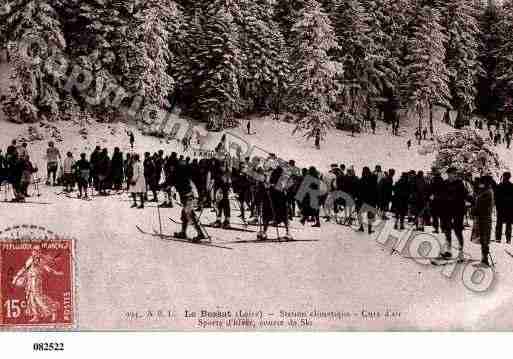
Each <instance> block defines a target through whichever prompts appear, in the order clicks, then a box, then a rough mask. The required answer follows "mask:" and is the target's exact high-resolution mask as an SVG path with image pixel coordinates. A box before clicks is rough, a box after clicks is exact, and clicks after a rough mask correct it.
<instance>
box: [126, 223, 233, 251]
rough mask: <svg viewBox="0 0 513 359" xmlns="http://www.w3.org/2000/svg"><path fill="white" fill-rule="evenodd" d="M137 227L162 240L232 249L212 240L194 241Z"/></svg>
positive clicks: (142, 232) (142, 231)
mask: <svg viewBox="0 0 513 359" xmlns="http://www.w3.org/2000/svg"><path fill="white" fill-rule="evenodd" d="M135 227H136V228H137V230H138V231H139V232H140V233H141V234H144V235H148V236H152V237H157V238H160V239H164V240H168V241H174V242H180V243H187V244H193V245H199V246H206V247H215V248H221V249H230V250H231V249H233V248H231V247H226V246H222V245H219V244H214V243H212V242H203V241H202V242H196V241H192V240H190V239H186V238H178V237H176V236H174V235H171V234H160V233H159V232H158V231H157V230H155V229H154V230H153V233H151V232H146V231H144V230H143V229H142V228H141V227H139V226H135Z"/></svg>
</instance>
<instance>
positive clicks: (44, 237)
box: [0, 225, 75, 329]
mask: <svg viewBox="0 0 513 359" xmlns="http://www.w3.org/2000/svg"><path fill="white" fill-rule="evenodd" d="M73 252H74V240H73V239H70V238H62V237H59V236H58V235H56V234H54V233H53V232H50V231H47V230H46V229H44V228H42V227H36V226H29V225H24V226H14V227H10V228H8V229H6V230H4V231H2V232H0V303H1V305H2V308H1V310H0V328H3V329H21V328H30V327H34V328H37V327H39V328H44V329H52V328H53V329H63V328H72V327H73V326H74V325H75V311H74V299H75V298H74V270H73V268H74V266H73Z"/></svg>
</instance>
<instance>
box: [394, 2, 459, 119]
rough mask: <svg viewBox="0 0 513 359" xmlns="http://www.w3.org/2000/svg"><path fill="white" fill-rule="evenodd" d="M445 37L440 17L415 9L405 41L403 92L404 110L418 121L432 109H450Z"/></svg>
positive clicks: (434, 11) (428, 10)
mask: <svg viewBox="0 0 513 359" xmlns="http://www.w3.org/2000/svg"><path fill="white" fill-rule="evenodd" d="M446 43H447V35H446V34H445V33H444V32H443V28H442V26H441V25H440V14H439V11H438V10H437V9H436V8H432V7H431V6H429V5H423V6H419V7H418V8H417V11H416V16H415V20H414V23H413V26H412V33H411V35H410V39H409V41H408V53H407V56H406V68H405V70H406V71H405V73H406V76H407V79H408V83H407V84H406V87H405V89H404V90H405V92H406V95H407V99H408V108H409V109H410V110H414V111H415V112H416V113H417V115H418V118H419V128H423V127H424V126H423V123H422V116H423V114H424V113H425V112H426V111H431V109H432V107H433V106H434V105H442V106H445V107H446V108H450V107H451V105H450V98H451V96H450V90H449V85H448V83H449V71H448V69H447V66H446V64H445V54H446V51H445V44H446Z"/></svg>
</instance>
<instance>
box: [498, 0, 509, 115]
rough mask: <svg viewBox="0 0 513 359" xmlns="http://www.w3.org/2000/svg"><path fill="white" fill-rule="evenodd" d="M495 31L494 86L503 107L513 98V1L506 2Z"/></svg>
mask: <svg viewBox="0 0 513 359" xmlns="http://www.w3.org/2000/svg"><path fill="white" fill-rule="evenodd" d="M498 20H499V21H498V22H497V24H496V25H495V29H494V31H495V32H496V34H497V40H498V43H497V49H496V52H495V61H496V68H495V73H494V77H495V83H494V85H493V88H494V91H495V93H496V95H497V96H498V97H499V99H500V104H501V106H504V105H505V103H507V102H508V101H510V100H511V98H513V57H512V56H511V54H512V53H513V52H512V51H513V1H511V0H508V1H505V2H504V3H503V5H502V9H501V10H500V13H499V14H498Z"/></svg>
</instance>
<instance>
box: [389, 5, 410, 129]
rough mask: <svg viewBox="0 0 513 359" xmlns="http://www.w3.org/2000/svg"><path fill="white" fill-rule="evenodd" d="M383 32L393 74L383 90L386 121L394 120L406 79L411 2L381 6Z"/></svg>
mask: <svg viewBox="0 0 513 359" xmlns="http://www.w3.org/2000/svg"><path fill="white" fill-rule="evenodd" d="M383 13H384V16H383V21H382V26H383V32H384V33H386V34H388V37H386V38H385V42H386V45H385V46H386V48H387V49H388V51H387V53H388V58H387V59H386V60H387V62H388V63H389V64H390V65H389V66H390V69H392V71H394V69H395V73H394V74H393V76H391V78H392V84H391V86H390V88H385V91H384V93H385V98H387V103H386V104H385V105H384V107H383V109H384V111H385V117H386V118H387V119H388V121H392V120H394V119H395V117H394V116H395V111H397V110H398V108H397V107H398V106H399V105H400V103H399V102H400V100H401V91H402V88H403V87H404V84H405V83H406V82H407V80H408V77H407V75H406V73H405V71H404V68H405V66H406V63H405V60H404V59H405V56H406V54H407V49H408V33H409V31H410V26H411V23H412V22H413V19H414V17H415V8H414V4H413V0H390V1H387V2H385V4H384V6H383Z"/></svg>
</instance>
